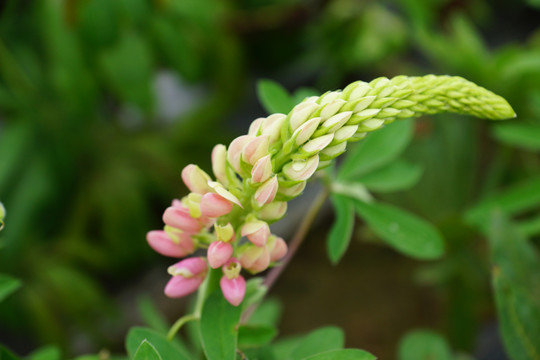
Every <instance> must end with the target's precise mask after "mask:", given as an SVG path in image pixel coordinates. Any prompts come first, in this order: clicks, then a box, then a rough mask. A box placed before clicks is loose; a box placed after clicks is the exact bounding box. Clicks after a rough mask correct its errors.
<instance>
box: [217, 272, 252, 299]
mask: <svg viewBox="0 0 540 360" xmlns="http://www.w3.org/2000/svg"><path fill="white" fill-rule="evenodd" d="M219 286H220V287H221V292H223V296H224V297H225V299H227V301H228V302H229V303H230V304H231V305H233V306H238V305H240V304H241V303H242V301H243V300H244V296H245V295H246V280H245V279H244V277H243V276H242V275H239V276H238V277H236V278H233V279H229V278H228V277H227V276H225V275H223V277H222V278H221V280H220V281H219Z"/></svg>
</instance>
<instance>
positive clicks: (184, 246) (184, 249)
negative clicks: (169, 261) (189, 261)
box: [146, 230, 195, 258]
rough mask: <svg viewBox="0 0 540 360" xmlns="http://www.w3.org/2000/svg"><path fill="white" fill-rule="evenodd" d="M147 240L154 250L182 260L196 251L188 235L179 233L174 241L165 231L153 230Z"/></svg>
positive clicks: (147, 235)
mask: <svg viewBox="0 0 540 360" xmlns="http://www.w3.org/2000/svg"><path fill="white" fill-rule="evenodd" d="M146 240H147V241H148V245H150V247H151V248H152V249H154V250H155V251H156V252H158V253H160V254H161V255H164V256H169V257H177V258H181V257H184V256H186V255H189V254H191V253H192V252H193V251H195V245H194V243H193V239H192V238H191V236H189V234H186V233H178V235H176V239H173V238H172V237H171V236H169V235H168V234H167V233H166V232H165V231H163V230H153V231H149V232H148V234H146ZM174 240H177V241H174Z"/></svg>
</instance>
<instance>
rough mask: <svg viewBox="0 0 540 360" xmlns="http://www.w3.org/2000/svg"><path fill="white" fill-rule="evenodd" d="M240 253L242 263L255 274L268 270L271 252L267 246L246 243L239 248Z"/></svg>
mask: <svg viewBox="0 0 540 360" xmlns="http://www.w3.org/2000/svg"><path fill="white" fill-rule="evenodd" d="M239 253H240V255H239V258H238V260H239V261H240V264H241V265H242V267H243V268H244V269H246V270H248V271H250V272H251V273H253V274H256V273H259V272H261V271H264V270H266V269H267V268H268V265H270V252H269V251H268V249H267V248H266V246H263V247H257V246H254V245H252V244H246V245H244V246H243V248H242V249H240V250H239Z"/></svg>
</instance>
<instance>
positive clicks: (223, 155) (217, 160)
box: [212, 144, 229, 185]
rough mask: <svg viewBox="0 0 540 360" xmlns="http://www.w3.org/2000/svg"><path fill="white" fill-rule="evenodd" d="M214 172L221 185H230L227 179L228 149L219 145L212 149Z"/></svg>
mask: <svg viewBox="0 0 540 360" xmlns="http://www.w3.org/2000/svg"><path fill="white" fill-rule="evenodd" d="M212 171H213V172H214V175H215V176H216V179H217V180H218V181H219V182H220V183H222V184H224V185H229V179H228V178H227V148H226V147H225V145H222V144H218V145H216V146H214V149H212Z"/></svg>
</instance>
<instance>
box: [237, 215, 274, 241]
mask: <svg viewBox="0 0 540 360" xmlns="http://www.w3.org/2000/svg"><path fill="white" fill-rule="evenodd" d="M242 236H246V237H247V238H248V240H249V241H251V242H252V243H253V244H254V245H256V246H264V245H265V244H266V241H267V240H268V236H270V228H269V227H268V224H267V223H266V222H265V221H261V220H251V221H248V222H246V223H245V224H244V225H243V226H242Z"/></svg>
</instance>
